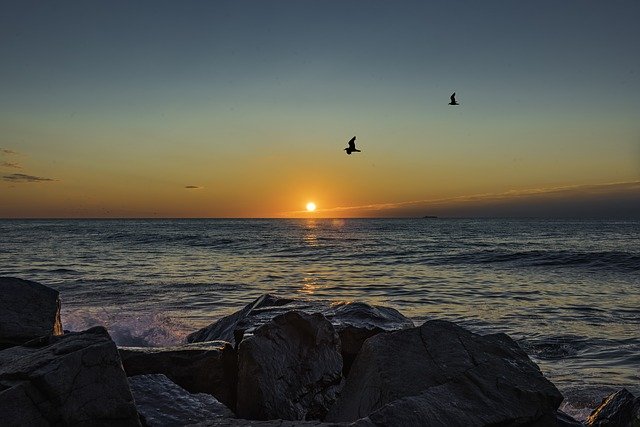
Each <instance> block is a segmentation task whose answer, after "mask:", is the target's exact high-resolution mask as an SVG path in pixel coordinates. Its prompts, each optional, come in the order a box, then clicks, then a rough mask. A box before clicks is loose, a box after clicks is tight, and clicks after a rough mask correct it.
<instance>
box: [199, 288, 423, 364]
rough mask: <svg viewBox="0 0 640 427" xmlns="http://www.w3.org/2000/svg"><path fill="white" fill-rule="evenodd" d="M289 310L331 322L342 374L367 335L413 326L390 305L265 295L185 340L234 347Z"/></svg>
mask: <svg viewBox="0 0 640 427" xmlns="http://www.w3.org/2000/svg"><path fill="white" fill-rule="evenodd" d="M292 310H296V311H302V312H305V313H322V314H323V315H324V316H325V317H326V318H327V319H329V321H330V322H331V323H332V324H333V325H334V327H335V329H336V331H337V332H338V335H339V336H340V341H341V343H342V346H341V347H342V356H343V359H344V373H345V375H346V373H348V371H349V368H350V366H351V363H352V362H353V360H354V359H355V357H356V355H357V354H358V351H359V350H360V347H361V346H362V343H363V342H364V341H365V340H366V339H367V338H369V337H371V336H373V335H375V334H378V333H380V332H384V331H396V330H400V329H406V328H411V327H413V322H412V321H411V320H410V319H408V318H407V317H405V316H403V315H402V314H401V313H400V312H399V311H398V310H395V309H393V308H390V307H384V306H372V305H369V304H366V303H362V302H353V303H334V304H329V303H328V302H318V301H306V300H297V299H290V298H279V297H275V296H272V295H269V294H265V295H263V296H261V297H259V298H258V299H256V300H255V301H253V302H252V303H251V304H249V305H247V306H246V307H244V308H243V309H242V310H239V311H237V312H235V313H233V314H231V315H229V316H226V317H223V318H222V319H220V320H218V321H217V322H214V323H212V324H211V325H209V326H207V327H205V328H203V329H200V330H199V331H196V332H194V333H192V334H191V335H189V336H188V337H187V341H188V342H200V341H211V340H224V341H229V342H230V343H232V345H235V346H237V345H238V344H239V343H240V342H241V341H242V339H243V338H244V337H245V336H249V335H251V334H253V332H254V331H255V330H256V329H257V328H258V327H260V326H261V325H264V324H265V323H267V322H268V321H270V320H271V319H273V318H274V317H276V316H278V315H280V314H284V313H287V312H289V311H292Z"/></svg>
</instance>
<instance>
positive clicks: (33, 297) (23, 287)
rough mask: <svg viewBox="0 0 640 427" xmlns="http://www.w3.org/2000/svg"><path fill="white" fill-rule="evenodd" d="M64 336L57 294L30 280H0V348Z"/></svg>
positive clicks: (8, 278)
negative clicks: (45, 337)
mask: <svg viewBox="0 0 640 427" xmlns="http://www.w3.org/2000/svg"><path fill="white" fill-rule="evenodd" d="M61 334H62V323H61V322H60V297H59V295H58V291H56V290H55V289H51V288H49V287H47V286H44V285H41V284H40V283H36V282H31V281H29V280H22V279H16V278H14V277H0V349H2V348H7V347H11V346H13V345H19V344H22V343H25V342H27V341H29V340H32V339H34V338H37V337H41V336H45V335H61Z"/></svg>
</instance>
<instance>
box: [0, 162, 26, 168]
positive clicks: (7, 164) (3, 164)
mask: <svg viewBox="0 0 640 427" xmlns="http://www.w3.org/2000/svg"><path fill="white" fill-rule="evenodd" d="M0 167H3V168H13V169H22V166H20V163H17V162H0Z"/></svg>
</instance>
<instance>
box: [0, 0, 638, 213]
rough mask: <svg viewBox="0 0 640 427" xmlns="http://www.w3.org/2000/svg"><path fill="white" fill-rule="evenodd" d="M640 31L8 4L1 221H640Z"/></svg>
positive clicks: (275, 4) (516, 17)
mask: <svg viewBox="0 0 640 427" xmlns="http://www.w3.org/2000/svg"><path fill="white" fill-rule="evenodd" d="M639 19H640V2H638V1H619V2H604V1H586V0H580V1H577V0H576V1H560V2H559V1H557V0H553V1H536V2H514V1H508V0H504V1H486V2H484V1H483V2H479V1H477V0H468V1H439V2H425V1H397V2H396V1H388V0H380V1H364V0H357V1H352V0H340V1H337V0H336V1H329V0H317V1H307V0H291V1H265V0H256V1H243V0H240V1H238V0H233V1H184V0H183V1H174V2H168V1H146V2H143V1H141V2H128V1H84V0H83V1H73V2H72V1H55V2H45V1H38V2H32V1H4V2H3V3H2V10H1V12H0V217H3V218H23V217H296V216H300V217H309V216H313V217H354V216H355V217H362V216H366V217H368V216H422V215H427V214H437V215H445V216H447V215H449V216H476V215H477V216H529V215H532V216H538V215H539V216H559V217H564V216H613V217H636V218H637V217H639V216H640V25H638V21H639ZM454 91H455V92H456V93H457V97H458V100H459V102H460V103H461V105H460V106H457V107H452V106H449V105H447V103H448V102H449V96H450V95H451V93H452V92H454ZM354 135H356V136H357V144H358V148H360V149H361V150H362V152H361V153H354V154H352V155H350V156H347V155H346V154H345V152H344V151H343V148H345V147H346V146H347V141H348V140H349V139H350V138H351V137H352V136H354ZM308 202H315V204H316V205H317V210H316V211H315V212H314V213H307V212H306V209H305V206H306V205H307V203H308Z"/></svg>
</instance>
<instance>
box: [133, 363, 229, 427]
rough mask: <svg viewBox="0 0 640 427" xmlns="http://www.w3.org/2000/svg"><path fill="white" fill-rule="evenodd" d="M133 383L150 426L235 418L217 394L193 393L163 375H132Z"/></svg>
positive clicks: (143, 420) (140, 409) (143, 416)
mask: <svg viewBox="0 0 640 427" xmlns="http://www.w3.org/2000/svg"><path fill="white" fill-rule="evenodd" d="M129 386H130V387H131V393H133V397H134V398H135V402H136V407H137V408H138V413H139V414H140V418H141V420H142V422H143V423H144V424H145V425H147V426H149V427H156V426H178V425H185V424H191V423H198V422H203V421H207V420H210V419H212V418H229V417H234V415H233V412H231V411H230V410H229V408H227V407H226V406H224V405H223V404H222V403H220V402H219V401H218V400H216V398H215V397H213V396H210V395H208V394H205V393H197V394H191V393H189V392H188V391H187V390H185V389H183V388H182V387H180V386H179V385H177V384H175V383H173V382H172V381H171V380H170V379H169V378H167V377H166V376H165V375H162V374H151V375H136V376H133V377H130V378H129Z"/></svg>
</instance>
